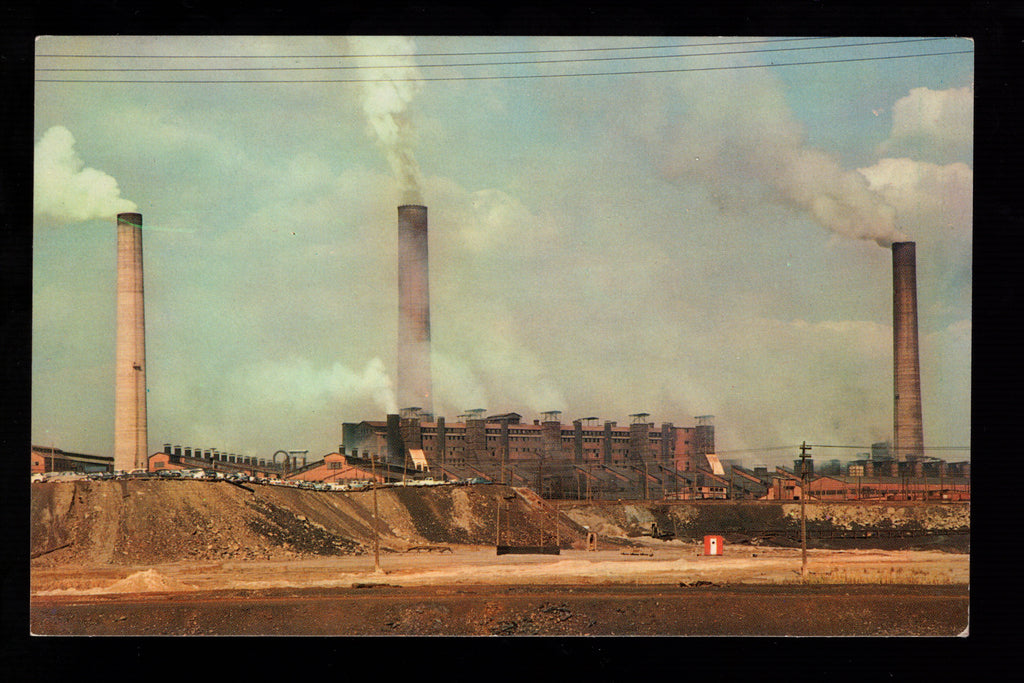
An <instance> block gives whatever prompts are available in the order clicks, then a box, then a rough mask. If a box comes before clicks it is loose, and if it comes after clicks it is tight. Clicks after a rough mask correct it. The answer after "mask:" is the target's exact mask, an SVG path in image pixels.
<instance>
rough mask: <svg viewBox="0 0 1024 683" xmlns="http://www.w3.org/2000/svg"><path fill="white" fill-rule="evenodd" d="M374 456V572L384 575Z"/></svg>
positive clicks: (372, 474)
mask: <svg viewBox="0 0 1024 683" xmlns="http://www.w3.org/2000/svg"><path fill="white" fill-rule="evenodd" d="M374 463H375V460H374V457H373V455H372V454H371V455H370V475H371V477H372V479H373V483H372V484H371V485H372V486H373V571H375V572H377V573H378V574H380V573H382V570H381V568H380V534H379V532H378V531H377V469H376V466H375V464H374Z"/></svg>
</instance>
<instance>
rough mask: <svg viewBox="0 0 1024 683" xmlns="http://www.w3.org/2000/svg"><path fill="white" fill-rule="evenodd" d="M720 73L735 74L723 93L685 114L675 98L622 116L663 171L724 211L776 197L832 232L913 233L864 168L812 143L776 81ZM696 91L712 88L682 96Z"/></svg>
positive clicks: (881, 237)
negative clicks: (631, 118)
mask: <svg viewBox="0 0 1024 683" xmlns="http://www.w3.org/2000/svg"><path fill="white" fill-rule="evenodd" d="M716 78H719V79H721V78H726V79H731V80H732V83H729V84H725V86H724V87H720V88H717V89H715V88H708V90H711V91H714V92H716V93H718V97H717V98H707V97H704V98H702V99H701V100H700V102H699V106H693V107H692V108H691V109H689V110H687V111H686V112H685V113H682V114H678V115H675V114H672V113H670V110H671V106H670V102H668V101H661V102H659V107H656V108H654V110H653V111H652V112H650V113H647V114H646V118H645V119H644V120H641V121H638V122H626V121H624V122H623V125H624V126H630V127H632V129H633V133H634V135H636V136H638V137H639V138H641V139H643V140H645V141H646V144H647V146H648V149H649V150H650V152H651V154H652V157H653V158H655V159H657V163H658V166H659V168H660V171H661V173H662V174H663V175H664V176H666V177H667V178H669V179H671V180H673V181H675V182H679V181H694V182H697V183H699V184H700V185H702V186H704V187H705V188H707V191H708V193H709V194H710V196H711V198H712V199H713V200H714V201H715V202H716V203H717V204H718V206H719V207H720V208H721V209H723V210H729V211H741V212H745V213H749V212H756V211H758V210H759V207H760V206H762V205H763V202H765V201H771V202H773V203H776V204H782V205H788V206H791V207H793V208H796V209H798V210H800V211H803V212H806V213H807V215H809V216H810V217H811V218H813V220H814V221H815V222H816V223H818V224H819V225H821V226H822V227H824V228H826V229H827V230H829V231H830V232H832V233H834V234H837V235H842V236H844V237H848V238H851V239H859V240H871V241H874V242H876V243H877V244H878V245H879V246H881V247H885V248H888V247H889V246H891V244H892V243H893V242H897V241H902V240H905V239H906V236H905V235H903V234H902V233H901V232H900V230H899V229H898V228H897V227H896V220H897V216H896V210H895V208H894V207H893V206H892V205H890V204H889V203H888V202H887V201H886V199H885V198H884V197H883V196H882V195H881V194H880V193H878V192H876V191H874V190H873V189H872V188H871V186H870V183H869V180H868V178H867V177H866V176H865V175H864V174H862V173H860V172H859V171H857V170H855V169H844V168H843V167H842V166H841V165H840V163H839V162H838V161H837V160H836V159H835V158H834V157H833V156H832V155H831V154H829V153H827V152H825V151H823V150H820V149H816V148H814V147H813V146H811V145H809V144H808V142H807V132H806V131H805V130H804V128H803V126H802V125H801V124H800V122H799V121H798V120H796V118H795V117H794V116H793V113H792V111H791V109H790V107H789V104H788V103H787V102H786V100H785V97H784V95H783V94H782V93H783V90H782V88H781V87H779V85H778V84H777V83H776V82H774V81H771V80H759V79H754V78H751V77H749V76H742V75H730V76H722V75H720V74H719V75H717V76H716ZM697 92H701V93H703V92H705V90H704V89H695V90H694V92H692V93H691V92H689V91H684V92H682V93H680V94H679V96H680V97H682V98H684V99H693V98H694V97H695V96H696V94H695V93H697ZM739 102H742V105H740V104H739ZM741 107H742V111H740V108H741ZM676 117H678V118H676Z"/></svg>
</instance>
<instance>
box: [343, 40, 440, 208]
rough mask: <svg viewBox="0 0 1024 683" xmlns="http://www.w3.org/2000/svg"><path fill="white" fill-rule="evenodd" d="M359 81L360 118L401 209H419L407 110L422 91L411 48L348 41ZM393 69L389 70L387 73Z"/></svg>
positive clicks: (386, 42) (392, 42)
mask: <svg viewBox="0 0 1024 683" xmlns="http://www.w3.org/2000/svg"><path fill="white" fill-rule="evenodd" d="M348 42H349V46H350V48H351V51H352V53H353V54H357V55H363V56H361V57H359V58H358V59H357V60H356V63H357V64H358V65H359V66H361V67H363V68H361V69H360V70H359V74H360V77H361V78H363V79H364V81H365V82H364V83H363V87H362V104H363V112H364V113H365V114H366V120H367V122H368V124H369V130H370V132H371V134H372V135H373V136H374V137H375V138H376V140H377V144H378V145H380V147H381V149H382V150H383V151H384V155H385V156H386V157H387V160H388V164H389V165H390V166H391V170H392V172H394V174H395V179H396V180H397V181H398V185H399V188H400V190H401V192H402V203H404V204H421V203H422V202H423V198H422V192H421V189H420V188H421V185H422V183H421V174H420V168H419V165H418V164H417V163H416V158H415V156H414V155H413V142H414V131H413V128H412V125H411V123H410V121H409V118H408V114H407V110H408V108H409V105H410V103H411V102H412V100H413V98H414V97H415V96H416V94H417V93H418V92H419V91H420V89H421V88H422V81H419V80H417V79H418V78H419V76H420V71H419V68H418V67H417V66H416V59H415V58H414V57H413V55H414V54H415V53H416V46H415V44H414V42H413V41H412V39H410V38H403V37H399V36H355V37H351V38H349V39H348ZM387 67H393V68H387Z"/></svg>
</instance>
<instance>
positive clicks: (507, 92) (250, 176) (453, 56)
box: [31, 36, 974, 464]
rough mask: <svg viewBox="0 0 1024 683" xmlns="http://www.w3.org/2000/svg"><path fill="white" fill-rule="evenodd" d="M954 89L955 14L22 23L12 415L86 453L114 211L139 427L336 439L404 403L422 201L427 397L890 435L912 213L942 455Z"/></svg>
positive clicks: (959, 245)
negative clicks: (28, 287) (94, 30)
mask: <svg viewBox="0 0 1024 683" xmlns="http://www.w3.org/2000/svg"><path fill="white" fill-rule="evenodd" d="M910 41H912V42H910ZM58 55H63V56H58ZM70 55H75V56H70ZM171 69H173V70H171ZM72 81H79V82H72ZM97 81H109V82H97ZM181 81H186V82H181ZM973 100H974V56H973V43H972V41H970V40H969V39H963V38H960V39H953V38H949V39H927V40H925V39H922V38H848V37H847V38H827V39H814V40H808V39H806V38H801V39H794V38H791V37H790V38H787V37H779V36H775V37H773V36H766V37H753V36H744V37H738V38H729V37H715V38H709V37H685V36H683V37H651V36H634V37H627V36H619V37H586V38H582V37H536V36H535V37H493V36H491V37H479V38H474V37H468V36H460V37H438V36H414V37H398V36H396V37H389V36H371V37H348V38H346V37H311V36H306V37H295V38H290V37H284V36H273V37H245V36H231V37H214V36H203V37H188V36H176V37H125V36H117V37H112V36H87V37H60V36H46V37H40V38H38V39H37V42H36V86H35V115H34V116H35V118H34V129H35V130H34V135H35V157H34V202H33V206H34V211H33V226H32V228H33V242H32V244H33V276H32V277H33V279H32V347H31V348H32V404H31V405H32V420H31V425H32V426H31V437H32V443H33V444H36V445H42V446H54V447H56V448H60V449H64V450H69V451H75V452H85V453H93V454H99V455H112V452H113V425H114V417H113V411H114V339H115V296H116V294H115V292H116V225H115V215H116V214H117V213H118V212H123V211H139V212H140V213H142V215H143V225H144V227H143V251H144V282H145V306H146V309H145V316H146V355H147V383H148V386H147V392H148V400H147V406H148V430H149V449H150V451H151V452H153V451H156V450H159V449H160V448H161V447H162V445H163V444H164V443H173V444H180V445H182V446H193V447H198V448H216V449H219V450H221V451H223V452H230V453H237V454H240V455H250V456H257V457H264V458H269V457H270V456H271V454H273V453H274V452H275V451H277V450H281V449H284V450H309V451H310V453H311V455H312V456H313V457H316V456H319V455H322V454H325V453H328V452H331V451H334V450H336V449H337V448H338V445H339V444H340V443H341V433H342V429H341V425H342V423H343V422H358V421H361V420H383V419H384V417H385V415H386V414H387V413H390V412H397V410H398V409H399V408H401V407H405V406H398V405H397V404H396V399H395V394H396V391H395V375H396V351H397V263H396V252H397V206H399V205H400V204H404V203H422V204H424V205H426V206H427V207H428V212H429V259H430V305H431V312H430V317H431V338H432V350H431V362H432V368H433V394H434V411H435V414H437V415H441V416H444V417H445V418H446V419H447V420H448V421H449V422H451V421H455V420H457V419H458V416H459V415H461V414H463V413H464V412H465V411H467V410H471V409H477V408H483V409H485V410H486V411H487V412H488V413H489V414H496V413H504V412H518V413H520V414H522V415H523V416H524V419H526V420H533V419H537V418H539V417H540V416H541V415H540V414H541V413H542V412H544V411H551V410H558V411H561V418H562V421H563V423H569V422H571V421H572V420H573V419H576V418H580V417H591V416H596V417H598V418H599V419H600V420H602V421H603V420H615V421H617V422H619V424H625V423H628V422H630V421H631V415H633V414H636V413H648V414H649V417H648V420H649V421H651V422H655V423H656V424H661V423H662V422H672V423H673V424H675V425H677V426H693V425H694V424H695V419H694V418H695V416H698V415H713V416H714V417H713V423H714V425H715V430H716V446H717V450H718V452H719V454H720V456H721V457H723V458H731V459H735V460H739V461H742V462H745V463H747V464H785V463H791V461H792V459H793V458H794V457H795V456H796V455H798V454H799V450H798V449H797V448H796V445H798V444H800V443H801V442H806V443H808V444H815V445H817V446H818V447H817V448H815V449H814V450H813V451H812V453H811V454H812V455H813V456H815V457H816V458H820V459H830V458H839V459H848V458H851V457H854V456H855V455H856V454H857V453H860V452H864V451H866V450H868V447H869V446H870V444H871V443H874V442H877V441H883V440H886V439H891V436H892V408H893V405H892V404H893V399H892V394H893V388H892V384H893V378H892V290H891V287H892V257H891V252H890V251H889V249H888V247H889V245H890V244H891V243H892V242H893V241H906V240H909V241H914V242H916V244H917V278H918V279H917V285H918V307H919V310H918V315H919V334H920V354H921V368H922V369H921V380H922V396H923V411H924V438H925V446H926V452H928V453H929V454H931V455H936V456H938V457H943V458H946V459H948V460H952V461H956V460H963V459H969V457H970V452H969V451H968V450H966V448H965V447H966V446H967V445H969V443H970V425H971V402H970V399H971V335H972V323H971V301H972V243H973V228H972V196H973ZM824 446H830V448H825V447H824Z"/></svg>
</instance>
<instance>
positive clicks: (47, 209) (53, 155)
mask: <svg viewBox="0 0 1024 683" xmlns="http://www.w3.org/2000/svg"><path fill="white" fill-rule="evenodd" d="M33 205H34V206H33V210H34V212H35V213H37V214H45V215H48V216H50V217H52V218H55V219H57V220H59V221H63V222H69V223H70V222H77V221H87V220H92V219H94V218H113V217H114V216H115V215H116V214H118V213H122V212H133V211H135V210H136V209H137V208H138V207H137V206H136V205H135V203H134V202H130V201H128V200H127V199H122V198H121V190H120V189H119V188H118V186H117V181H116V180H114V178H112V177H111V176H109V175H107V174H106V173H104V172H103V171H98V170H96V169H94V168H88V167H86V166H85V162H84V161H82V159H81V158H80V157H79V156H78V153H77V152H76V151H75V137H74V136H73V135H72V134H71V131H69V130H68V129H67V128H65V127H64V126H53V127H52V128H50V129H49V130H47V131H46V132H45V133H43V137H42V138H40V140H39V142H37V143H36V146H35V150H34V167H33Z"/></svg>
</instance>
